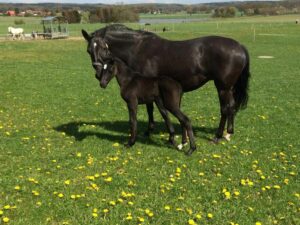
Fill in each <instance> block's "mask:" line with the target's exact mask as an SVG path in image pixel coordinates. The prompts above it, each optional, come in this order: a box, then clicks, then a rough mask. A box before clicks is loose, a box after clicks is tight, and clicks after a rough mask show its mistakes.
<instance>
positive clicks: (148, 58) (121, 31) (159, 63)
mask: <svg viewBox="0 0 300 225" xmlns="http://www.w3.org/2000/svg"><path fill="white" fill-rule="evenodd" d="M82 35H83V37H84V38H85V39H86V40H87V42H88V49H89V48H91V42H92V39H93V38H95V37H97V38H101V39H102V40H103V42H104V43H106V45H107V46H108V48H107V49H109V54H111V55H112V56H114V57H117V58H119V59H121V60H122V61H123V62H124V63H125V64H126V65H127V66H128V67H130V68H131V69H132V70H133V71H136V72H138V73H141V74H142V75H143V76H145V77H162V76H168V77H171V78H172V79H174V80H176V81H177V82H178V83H180V85H181V86H182V89H183V92H189V91H193V90H195V89H197V88H199V87H201V86H203V85H204V84H205V83H207V82H208V81H209V80H213V81H214V83H215V86H216V88H217V91H218V96H219V101H220V108H221V110H220V111H221V119H220V123H219V127H218V129H217V132H216V135H215V138H214V141H215V142H218V141H219V140H220V139H221V138H222V137H223V132H224V128H225V125H226V122H227V135H226V136H225V138H226V139H228V140H229V139H230V135H231V134H233V133H234V116H235V114H236V112H237V111H238V110H239V109H243V108H245V107H246V105H247V101H248V83H249V77H250V71H249V61H250V60H249V54H248V51H247V49H246V48H245V47H244V46H243V45H241V44H239V43H238V42H237V41H235V40H233V39H230V38H225V37H219V36H207V37H201V38H195V39H191V40H185V41H170V40H166V39H163V38H161V37H159V36H157V35H156V34H154V33H151V32H145V31H138V30H132V29H130V28H128V27H126V26H124V25H120V24H113V25H109V26H107V27H105V28H102V29H99V30H97V31H95V32H94V33H92V34H91V35H89V34H88V33H87V32H86V31H85V30H82ZM105 51H107V50H105ZM89 53H90V56H91V59H92V62H95V59H96V57H97V55H94V54H100V53H99V52H89ZM101 54H102V53H101ZM94 68H95V69H96V74H97V76H101V74H102V70H103V68H102V67H100V66H95V65H94ZM147 111H148V115H149V125H148V132H150V131H151V130H152V129H153V126H154V120H153V104H152V103H150V104H147Z"/></svg>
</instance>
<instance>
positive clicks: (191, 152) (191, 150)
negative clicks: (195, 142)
mask: <svg viewBox="0 0 300 225" xmlns="http://www.w3.org/2000/svg"><path fill="white" fill-rule="evenodd" d="M194 151H195V149H191V148H190V149H189V150H188V151H187V152H185V155H186V156H191V155H192V154H193V152H194Z"/></svg>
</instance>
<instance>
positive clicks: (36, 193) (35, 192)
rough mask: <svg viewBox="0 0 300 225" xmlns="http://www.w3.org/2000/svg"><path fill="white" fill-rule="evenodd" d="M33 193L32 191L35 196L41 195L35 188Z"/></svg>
mask: <svg viewBox="0 0 300 225" xmlns="http://www.w3.org/2000/svg"><path fill="white" fill-rule="evenodd" d="M31 193H32V194H33V195H34V196H39V195H40V193H39V192H38V191H35V190H33V191H32V192H31Z"/></svg>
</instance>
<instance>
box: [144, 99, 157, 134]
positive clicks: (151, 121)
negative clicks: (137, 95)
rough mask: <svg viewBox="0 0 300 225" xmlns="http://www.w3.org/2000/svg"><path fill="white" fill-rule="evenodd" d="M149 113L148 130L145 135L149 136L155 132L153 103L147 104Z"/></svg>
mask: <svg viewBox="0 0 300 225" xmlns="http://www.w3.org/2000/svg"><path fill="white" fill-rule="evenodd" d="M146 106H147V113H148V129H147V130H146V131H145V133H144V135H145V136H149V135H150V133H151V132H152V131H153V130H154V125H155V123H154V117H153V103H149V104H146Z"/></svg>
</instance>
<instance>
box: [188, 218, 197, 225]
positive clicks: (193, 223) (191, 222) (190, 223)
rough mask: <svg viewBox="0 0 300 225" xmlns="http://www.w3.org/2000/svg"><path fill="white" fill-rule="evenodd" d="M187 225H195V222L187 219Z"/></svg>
mask: <svg viewBox="0 0 300 225" xmlns="http://www.w3.org/2000/svg"><path fill="white" fill-rule="evenodd" d="M188 224H189V225H196V222H195V221H194V220H193V219H189V221H188Z"/></svg>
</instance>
